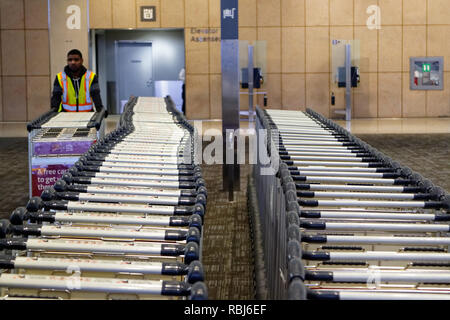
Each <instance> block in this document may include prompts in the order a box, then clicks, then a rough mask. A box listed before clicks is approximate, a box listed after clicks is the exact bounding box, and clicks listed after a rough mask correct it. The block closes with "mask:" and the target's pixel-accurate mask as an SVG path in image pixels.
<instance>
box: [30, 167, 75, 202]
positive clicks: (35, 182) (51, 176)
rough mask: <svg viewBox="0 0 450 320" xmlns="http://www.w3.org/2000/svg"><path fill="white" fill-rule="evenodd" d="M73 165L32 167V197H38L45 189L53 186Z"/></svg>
mask: <svg viewBox="0 0 450 320" xmlns="http://www.w3.org/2000/svg"><path fill="white" fill-rule="evenodd" d="M72 165H73V164H54V165H41V166H40V165H37V166H36V165H33V166H32V169H31V181H32V188H31V189H32V196H33V197H35V196H40V195H41V193H42V191H43V190H44V188H45V187H49V186H53V185H54V184H55V183H56V181H57V180H58V179H60V178H61V177H62V175H63V174H64V173H66V172H67V170H68V169H69V168H70V167H71V166H72Z"/></svg>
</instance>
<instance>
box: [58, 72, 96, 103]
mask: <svg viewBox="0 0 450 320" xmlns="http://www.w3.org/2000/svg"><path fill="white" fill-rule="evenodd" d="M94 76H95V73H94V72H92V71H86V73H85V74H84V75H83V77H81V81H80V90H79V91H78V112H89V111H92V110H93V108H94V104H93V102H92V98H91V93H90V91H91V84H92V81H93V80H94ZM58 82H59V85H60V86H61V88H62V91H63V96H62V99H61V100H62V101H61V105H60V106H59V109H58V112H62V111H63V110H64V111H67V112H77V95H76V93H75V88H74V86H73V83H72V80H71V79H69V78H68V77H67V74H66V73H65V72H60V73H58Z"/></svg>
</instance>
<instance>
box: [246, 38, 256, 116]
mask: <svg viewBox="0 0 450 320" xmlns="http://www.w3.org/2000/svg"><path fill="white" fill-rule="evenodd" d="M253 68H254V67H253V46H252V45H249V46H248V122H249V124H250V123H252V122H254V121H255V113H254V112H255V111H254V108H253V87H254V83H253V81H254V70H253Z"/></svg>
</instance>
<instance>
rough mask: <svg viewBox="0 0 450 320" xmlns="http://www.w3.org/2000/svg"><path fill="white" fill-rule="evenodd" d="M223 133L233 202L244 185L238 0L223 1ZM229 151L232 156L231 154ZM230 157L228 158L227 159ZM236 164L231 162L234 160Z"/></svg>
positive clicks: (226, 188)
mask: <svg viewBox="0 0 450 320" xmlns="http://www.w3.org/2000/svg"><path fill="white" fill-rule="evenodd" d="M221 31H222V33H221V38H222V41H221V55H222V57H221V59H222V134H223V138H224V139H223V143H224V165H223V188H224V191H228V192H229V200H230V201H233V199H234V196H233V192H234V190H235V186H236V185H237V186H239V184H240V181H239V180H240V179H239V178H240V170H239V165H238V164H237V161H236V149H235V147H236V145H237V141H236V140H237V137H236V136H235V134H234V133H236V132H237V131H236V130H238V129H239V40H238V38H239V37H238V0H221ZM227 152H228V153H232V155H233V156H232V157H230V156H231V155H230V156H228V157H227ZM227 158H228V161H227ZM230 158H231V159H232V160H233V161H232V163H229V162H230V160H231V159H230Z"/></svg>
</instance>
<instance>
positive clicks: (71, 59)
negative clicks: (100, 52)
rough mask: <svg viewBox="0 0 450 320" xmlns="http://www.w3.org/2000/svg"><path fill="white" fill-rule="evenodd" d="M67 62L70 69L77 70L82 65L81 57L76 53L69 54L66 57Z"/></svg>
mask: <svg viewBox="0 0 450 320" xmlns="http://www.w3.org/2000/svg"><path fill="white" fill-rule="evenodd" d="M67 64H68V65H69V69H70V70H72V71H73V72H77V71H78V70H80V68H81V66H82V65H83V59H82V58H81V57H80V56H79V55H77V54H71V55H69V56H68V57H67Z"/></svg>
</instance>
